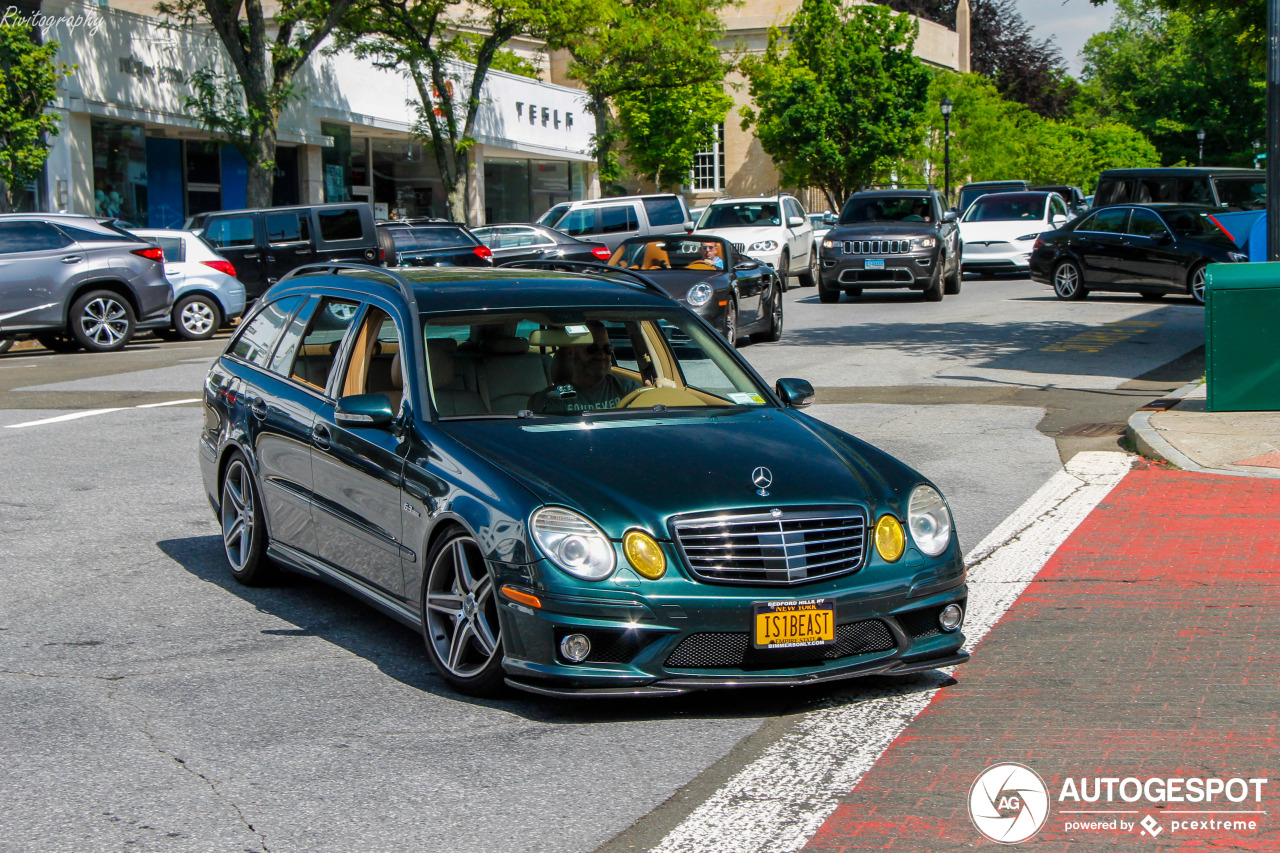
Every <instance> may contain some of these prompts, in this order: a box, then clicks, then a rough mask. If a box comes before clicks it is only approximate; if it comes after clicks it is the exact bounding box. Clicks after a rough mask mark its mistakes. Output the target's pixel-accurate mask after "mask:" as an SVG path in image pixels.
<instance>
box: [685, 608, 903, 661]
mask: <svg viewBox="0 0 1280 853" xmlns="http://www.w3.org/2000/svg"><path fill="white" fill-rule="evenodd" d="M895 645H896V644H895V643H894V641H893V634H892V633H890V631H889V628H888V626H886V625H885V624H884V623H883V622H881V621H880V620H879V619H866V620H864V621H862V622H850V623H849V624H847V625H837V626H836V642H835V644H834V645H831V646H805V647H802V648H798V649H755V648H752V647H751V635H750V634H748V633H746V632H745V631H743V632H741V633H716V634H712V633H706V634H690V635H689V636H687V637H685V638H684V639H683V640H681V641H680V645H678V646H676V648H675V651H673V652H672V653H671V654H669V655H668V656H667V661H666V663H665V664H664V665H665V666H667V667H669V668H671V669H712V668H721V669H726V668H740V667H745V668H750V669H778V668H782V667H787V666H792V665H794V664H798V663H817V662H818V661H823V660H839V659H840V658H847V657H850V656H852V655H864V654H869V653H871V652H887V651H890V650H892V649H893V648H894V646H895Z"/></svg>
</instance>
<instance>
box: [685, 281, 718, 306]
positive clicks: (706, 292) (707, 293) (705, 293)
mask: <svg viewBox="0 0 1280 853" xmlns="http://www.w3.org/2000/svg"><path fill="white" fill-rule="evenodd" d="M684 298H685V299H686V300H687V301H688V303H689V304H690V305H692V306H693V307H694V308H701V307H702V306H703V305H706V304H707V303H708V302H709V301H711V285H709V284H695V285H694V286H693V287H691V288H689V292H688V293H686V294H685V295H684Z"/></svg>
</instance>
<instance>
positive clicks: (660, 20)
mask: <svg viewBox="0 0 1280 853" xmlns="http://www.w3.org/2000/svg"><path fill="white" fill-rule="evenodd" d="M584 2H585V0H584ZM731 2H732V0H599V2H595V3H590V4H589V6H587V7H584V11H583V12H582V13H581V14H576V15H574V16H572V17H567V18H566V19H565V25H564V26H563V27H562V28H560V29H558V30H556V31H554V32H553V33H551V34H550V37H549V39H548V43H549V45H550V46H551V47H553V48H565V49H567V50H568V51H569V54H570V55H571V57H572V61H571V62H570V63H569V67H568V72H567V73H568V75H569V76H570V77H571V78H573V79H574V80H577V81H579V82H580V83H581V84H582V87H583V89H585V90H586V92H587V109H588V111H589V112H590V113H591V115H592V117H593V118H594V119H595V123H596V133H595V139H594V149H595V150H594V154H595V158H596V167H597V169H598V171H599V175H600V181H601V182H602V183H610V182H613V181H617V180H618V178H619V177H620V176H621V168H620V165H619V162H618V157H617V153H616V152H615V150H614V149H615V147H616V146H617V144H618V142H619V141H620V140H623V141H625V142H626V144H627V150H628V152H629V154H630V153H631V152H640V155H639V156H640V157H641V159H642V160H643V162H644V163H645V165H644V166H642V167H641V170H642V171H648V172H650V173H653V174H656V173H658V172H663V173H666V172H667V171H668V170H669V169H670V168H672V166H673V164H676V165H677V166H678V162H679V161H680V160H681V159H682V157H683V154H682V153H681V152H682V151H683V150H684V149H686V148H687V147H688V145H689V140H690V134H692V135H693V136H695V137H697V138H699V139H701V140H702V141H703V142H704V143H705V141H706V139H707V138H708V136H707V134H709V133H711V132H713V131H714V127H715V125H716V124H718V123H719V122H720V121H722V120H723V119H724V117H725V115H726V114H727V113H728V108H729V105H728V104H727V102H726V101H725V99H724V98H723V97H722V96H723V91H722V87H723V84H724V78H725V75H726V74H727V73H728V71H729V70H730V68H732V66H733V62H732V60H731V59H728V60H727V59H725V57H724V56H723V55H722V54H721V51H720V49H719V48H718V47H716V45H715V40H716V39H717V38H719V37H720V36H722V35H723V34H724V27H723V25H722V24H721V23H720V11H721V10H722V9H724V8H725V7H726V6H728V5H730V4H731ZM713 88H714V89H719V90H721V92H720V95H717V96H712V95H711V94H710V93H711V91H712V89H713ZM676 91H683V92H686V93H688V96H689V97H713V98H714V101H713V103H712V104H711V105H707V104H696V105H694V104H691V105H690V106H691V107H692V108H693V109H694V110H695V112H700V113H701V117H700V120H706V121H708V122H709V123H708V124H707V125H706V126H705V127H702V128H694V127H691V126H689V124H688V122H686V121H684V120H683V118H682V117H677V116H676V112H675V111H678V106H677V105H676V103H675V99H676V98H677V96H675V95H674V94H673V93H674V92H676ZM614 103H616V104H617V105H618V106H619V108H620V109H625V110H628V111H629V112H628V113H627V115H626V116H625V117H623V116H620V117H619V118H620V120H621V121H620V122H615V119H614V116H613V114H612V112H611V110H610V105H611V104H614ZM624 104H625V105H626V106H625V107H624V106H623V105H624ZM720 106H723V107H724V109H723V110H720V109H719V107H720ZM717 111H719V114H718V117H717V115H716V113H717ZM653 116H663V117H665V118H667V119H671V118H676V120H678V121H680V122H681V124H682V126H685V127H686V128H687V132H681V133H671V132H668V129H667V128H665V127H661V126H659V124H658V123H657V122H656V121H654V120H652V119H651V117H653ZM654 131H662V133H661V134H660V135H659V136H655V135H654ZM664 146H666V147H664ZM693 150H694V151H696V150H698V149H697V148H694V149H693ZM632 160H633V162H639V161H636V160H635V157H634V155H633V156H632ZM690 162H692V158H691V157H690ZM659 164H660V166H661V168H659Z"/></svg>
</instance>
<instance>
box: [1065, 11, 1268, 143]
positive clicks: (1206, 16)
mask: <svg viewBox="0 0 1280 853" xmlns="http://www.w3.org/2000/svg"><path fill="white" fill-rule="evenodd" d="M1116 5H1117V6H1118V10H1117V14H1116V17H1115V19H1114V21H1113V22H1112V24H1111V27H1110V28H1109V29H1107V30H1106V31H1105V32H1101V33H1098V34H1097V35H1095V36H1093V37H1092V38H1091V39H1089V41H1088V43H1087V44H1086V45H1085V48H1084V56H1085V69H1084V74H1083V75H1082V80H1083V88H1082V90H1081V98H1080V101H1081V103H1080V108H1081V110H1082V111H1084V112H1087V113H1090V114H1092V115H1095V116H1097V117H1098V118H1099V119H1100V120H1105V121H1118V122H1123V123H1125V124H1128V125H1131V126H1132V127H1134V128H1137V129H1138V130H1140V131H1141V132H1142V133H1144V134H1145V135H1146V136H1148V137H1149V138H1150V139H1151V141H1152V142H1153V143H1155V145H1156V147H1157V148H1158V149H1159V150H1160V154H1161V159H1162V160H1163V162H1164V163H1165V164H1166V165H1171V164H1174V163H1179V162H1189V163H1195V162H1197V158H1198V156H1199V150H1198V149H1199V146H1198V143H1197V140H1196V131H1197V130H1200V129H1203V130H1204V131H1205V154H1206V160H1207V161H1208V162H1211V163H1215V164H1219V165H1228V164H1235V165H1241V166H1246V165H1251V164H1252V159H1253V149H1252V145H1251V143H1252V141H1253V140H1254V139H1258V138H1262V137H1263V136H1264V135H1265V127H1266V83H1265V81H1266V74H1265V71H1266V69H1265V67H1264V66H1263V65H1262V64H1261V62H1260V61H1259V59H1258V58H1257V57H1255V55H1254V54H1253V52H1251V51H1250V50H1245V49H1242V47H1241V39H1242V38H1246V37H1247V36H1248V34H1249V33H1250V32H1251V30H1250V28H1249V27H1248V26H1247V25H1245V24H1244V23H1242V21H1241V17H1240V12H1239V11H1238V10H1235V9H1219V8H1213V7H1212V6H1209V5H1207V4H1206V5H1205V8H1203V9H1202V10H1197V11H1195V12H1194V13H1192V12H1190V11H1177V10H1175V11H1167V10H1166V9H1165V8H1164V4H1162V3H1158V2H1156V0H1118V2H1117V4H1116Z"/></svg>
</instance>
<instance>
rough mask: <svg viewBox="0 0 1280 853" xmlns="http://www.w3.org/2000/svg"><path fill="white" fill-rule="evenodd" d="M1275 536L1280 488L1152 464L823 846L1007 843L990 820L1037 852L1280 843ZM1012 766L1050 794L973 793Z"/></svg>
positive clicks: (826, 829)
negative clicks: (1227, 791) (1210, 787)
mask: <svg viewBox="0 0 1280 853" xmlns="http://www.w3.org/2000/svg"><path fill="white" fill-rule="evenodd" d="M1278 523H1280V482H1272V481H1269V480H1262V479H1244V478H1231V479H1224V478H1220V477H1206V476H1203V475H1202V474H1198V473H1187V472H1182V471H1171V470H1168V469H1165V468H1162V467H1159V466H1154V465H1150V464H1142V465H1139V467H1138V468H1136V469H1135V470H1133V471H1132V472H1130V473H1129V474H1127V475H1126V476H1125V478H1124V479H1123V480H1122V481H1121V482H1120V484H1119V485H1118V486H1116V487H1115V489H1114V490H1112V491H1111V493H1110V494H1108V495H1107V497H1106V498H1104V499H1103V501H1102V502H1101V503H1100V504H1098V506H1097V508H1096V509H1095V510H1094V511H1093V512H1092V513H1091V514H1090V516H1089V517H1088V518H1086V519H1085V521H1084V522H1083V523H1082V524H1080V526H1079V527H1078V528H1077V529H1076V530H1075V532H1074V533H1072V535H1071V536H1070V537H1069V538H1068V539H1067V541H1066V542H1065V543H1064V544H1063V546H1062V547H1061V548H1059V549H1058V551H1057V552H1056V553H1055V555H1054V556H1053V557H1052V558H1051V559H1050V561H1049V562H1048V563H1047V564H1046V565H1045V567H1044V569H1042V570H1041V572H1040V573H1039V575H1038V576H1037V577H1036V579H1035V580H1034V581H1032V583H1031V584H1030V586H1028V587H1027V589H1026V591H1025V592H1024V593H1023V594H1022V596H1021V597H1020V598H1019V599H1018V600H1017V602H1016V603H1015V604H1014V605H1013V607H1012V608H1010V609H1009V611H1008V612H1006V613H1005V615H1004V616H1003V618H1002V619H1001V620H1000V622H999V623H998V624H997V625H996V626H995V628H994V629H992V631H991V632H990V634H988V635H987V637H986V638H985V639H984V640H982V641H981V643H980V644H979V645H978V646H977V648H976V649H975V650H974V657H973V660H972V661H971V662H970V663H968V664H967V665H966V666H964V667H962V668H960V669H958V670H957V671H956V673H955V678H956V682H955V683H953V684H952V685H951V686H949V687H945V688H944V689H943V690H941V691H940V692H939V693H938V694H937V695H936V696H934V698H933V700H932V701H931V702H930V704H929V705H928V707H926V708H925V710H924V711H923V712H922V713H921V714H920V715H919V716H918V717H916V718H915V720H914V721H913V722H912V723H911V724H910V725H909V726H908V727H907V728H906V730H905V731H904V732H903V733H902V734H901V735H900V736H899V737H898V738H897V739H896V740H895V741H894V743H893V744H892V746H890V748H889V749H888V750H887V751H886V752H885V753H884V754H883V755H882V756H881V757H880V759H879V760H878V761H877V762H876V763H875V765H874V766H873V767H872V769H871V770H870V771H869V772H868V773H867V774H866V775H865V776H864V777H863V778H862V780H861V782H860V783H859V784H858V785H857V786H856V787H855V788H854V789H853V791H852V792H851V793H850V794H848V795H847V796H846V797H845V799H844V801H843V803H842V804H841V805H840V806H839V807H838V808H837V809H836V811H835V812H834V813H832V814H831V816H830V817H829V818H828V820H827V821H826V822H825V824H824V825H823V826H822V828H821V829H820V830H819V831H818V833H817V834H816V835H815V836H814V837H813V838H812V839H811V840H810V842H809V844H808V846H807V848H806V850H807V851H810V853H845V851H853V850H869V849H890V850H903V851H930V853H942V851H968V850H974V849H996V848H1000V847H1002V846H1004V845H1001V844H997V843H995V842H993V841H990V840H988V839H987V838H985V837H983V835H982V834H981V833H980V832H979V830H978V827H977V823H978V822H979V821H977V820H975V819H974V818H972V817H971V815H972V814H975V813H977V814H978V816H979V820H980V821H981V822H982V823H983V825H984V826H985V827H986V828H987V830H989V831H990V832H991V833H994V835H992V837H996V836H998V835H1000V836H1003V837H1006V838H1008V837H1009V835H1008V834H1009V833H1012V834H1014V835H1015V836H1017V838H1016V840H1020V841H1021V842H1022V845H1021V849H1026V850H1030V851H1036V853H1048V851H1055V853H1056V852H1057V851H1062V853H1067V851H1072V853H1074V851H1081V853H1083V852H1084V851H1089V853H1096V851H1101V850H1136V851H1142V850H1190V849H1213V850H1222V849H1231V850H1277V849H1280V779H1278V778H1277V775H1278V774H1277V766H1278V761H1280V715H1278V713H1277V705H1276V702H1275V673H1276V671H1277V668H1278V667H1280V586H1278V585H1277V584H1276V583H1275V576H1276V573H1277V572H1280V540H1278V539H1277V538H1276V536H1275V531H1276V529H1277V524H1278ZM1012 762H1016V763H1017V764H1021V765H1024V766H1025V767H1028V768H1030V769H1031V770H1032V771H1034V774H1038V778H1039V780H1043V784H1042V785H1040V784H1038V783H1037V781H1036V779H1035V776H1034V775H1033V776H1024V777H1022V778H1021V779H1017V780H1014V781H1009V780H1010V777H1009V775H1008V772H1007V771H1006V770H1004V769H1001V770H1000V771H997V772H998V773H1001V774H1004V775H1001V777H1000V780H999V781H997V782H996V783H994V785H993V786H991V787H990V790H983V788H981V787H979V786H978V785H977V784H976V782H977V780H978V779H979V775H980V774H983V779H984V780H985V779H986V778H987V777H986V775H985V774H986V771H987V770H988V769H989V768H992V767H993V766H995V765H1000V764H1006V763H1012ZM1152 780H1154V781H1152ZM1192 780H1196V781H1195V783H1194V784H1193V783H1192ZM1206 780H1222V782H1223V783H1224V786H1225V785H1226V784H1228V783H1229V784H1230V786H1231V788H1232V794H1231V796H1230V797H1227V796H1224V794H1223V793H1222V791H1221V790H1219V791H1218V792H1217V794H1216V796H1215V797H1214V798H1213V799H1212V801H1211V802H1204V801H1203V795H1201V796H1200V797H1199V799H1196V798H1194V797H1192V796H1190V795H1191V793H1192V791H1193V790H1194V789H1195V788H1196V787H1197V786H1202V785H1203V784H1204V783H1205V781H1206ZM1244 780H1259V781H1260V780H1266V781H1265V782H1260V787H1258V785H1256V784H1254V783H1251V782H1246V781H1244ZM1015 781H1016V784H1015ZM1002 782H1003V784H1002ZM1099 783H1101V784H1102V787H1101V789H1100V788H1099ZM1175 783H1176V789H1175V787H1169V788H1168V790H1169V791H1170V792H1173V791H1175V790H1177V791H1178V793H1177V794H1176V795H1174V794H1172V793H1171V794H1170V796H1167V797H1166V796H1164V794H1163V793H1162V791H1163V790H1164V788H1162V787H1161V786H1164V785H1169V786H1175ZM1250 785H1252V787H1248V786H1250ZM1108 786H1112V787H1113V788H1114V792H1113V793H1112V794H1111V795H1110V796H1109V795H1108V793H1107V791H1108V790H1109V788H1108ZM1139 786H1142V787H1141V792H1139ZM1245 787H1248V791H1247V792H1245V791H1244V788H1245ZM1037 788H1038V789H1039V794H1038V797H1039V799H1038V800H1037V799H1036V789H1037ZM1099 790H1101V791H1102V792H1103V793H1102V794H1101V796H1100V795H1099V793H1098V792H1099ZM975 792H976V794H975ZM984 809H985V810H986V812H987V814H982V812H983V810H984ZM1022 821H1034V822H1035V823H1036V824H1037V825H1038V826H1039V831H1038V832H1035V834H1034V835H1030V836H1029V834H1030V833H1031V832H1032V831H1034V830H1035V829H1036V826H1031V827H1029V828H1028V829H1027V831H1026V832H1022V831H1020V829H1019V827H1018V825H1017V824H1018V823H1019V822H1022ZM1028 836H1029V837H1028ZM1009 840H1010V841H1013V840H1015V839H1014V838H1009Z"/></svg>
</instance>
